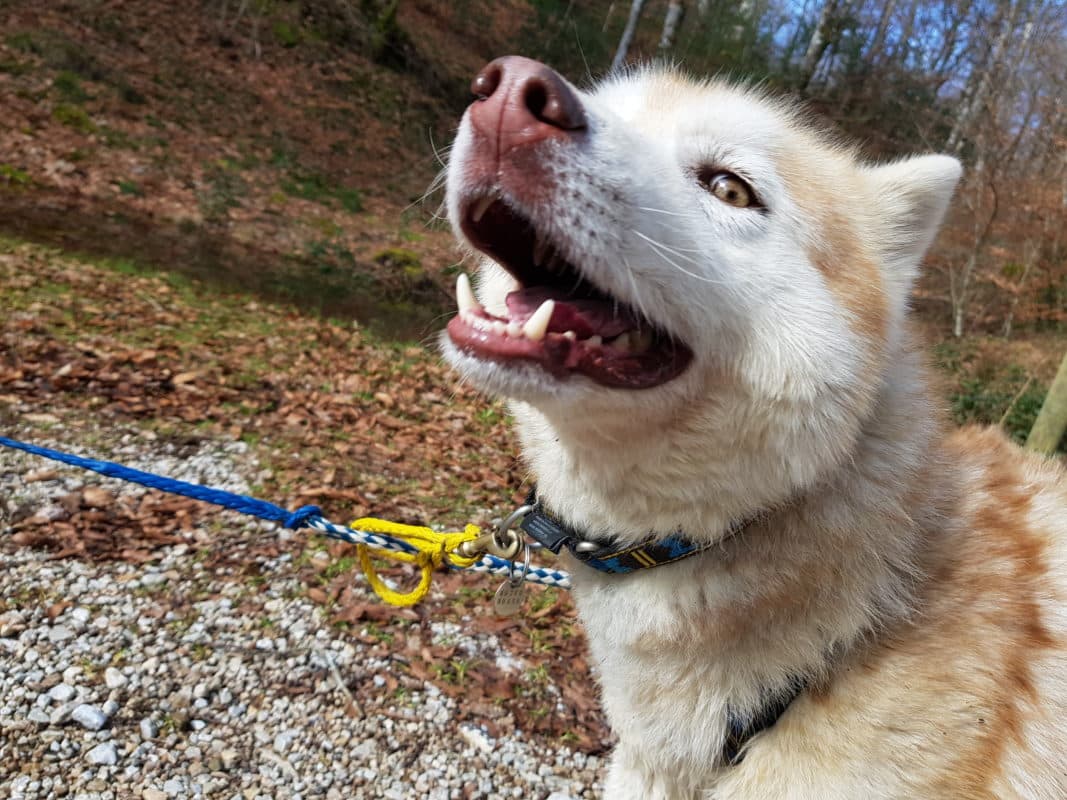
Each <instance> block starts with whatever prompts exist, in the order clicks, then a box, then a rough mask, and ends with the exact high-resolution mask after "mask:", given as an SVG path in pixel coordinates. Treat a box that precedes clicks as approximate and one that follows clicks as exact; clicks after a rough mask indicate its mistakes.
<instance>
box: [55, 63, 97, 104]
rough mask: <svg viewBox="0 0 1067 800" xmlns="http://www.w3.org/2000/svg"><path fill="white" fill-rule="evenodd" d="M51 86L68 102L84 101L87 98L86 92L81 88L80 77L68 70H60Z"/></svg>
mask: <svg viewBox="0 0 1067 800" xmlns="http://www.w3.org/2000/svg"><path fill="white" fill-rule="evenodd" d="M52 88H53V89H55V90H56V91H57V92H58V93H59V96H60V97H62V98H63V99H64V100H65V101H66V102H68V103H84V102H85V101H86V100H88V99H89V95H88V93H87V92H86V91H85V89H84V88H82V84H81V78H79V77H78V76H77V75H75V74H74V73H73V72H71V71H70V70H62V71H61V72H60V73H59V74H58V75H56V78H55V80H54V81H52Z"/></svg>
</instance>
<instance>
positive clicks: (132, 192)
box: [116, 181, 144, 197]
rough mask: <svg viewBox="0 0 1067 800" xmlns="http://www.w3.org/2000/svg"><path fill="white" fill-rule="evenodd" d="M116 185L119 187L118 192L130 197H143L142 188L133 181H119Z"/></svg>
mask: <svg viewBox="0 0 1067 800" xmlns="http://www.w3.org/2000/svg"><path fill="white" fill-rule="evenodd" d="M116 186H118V187H119V193H120V194H125V195H129V196H131V197H144V190H143V189H141V187H140V186H138V185H137V184H136V183H134V182H133V181H119V182H118V183H117V184H116Z"/></svg>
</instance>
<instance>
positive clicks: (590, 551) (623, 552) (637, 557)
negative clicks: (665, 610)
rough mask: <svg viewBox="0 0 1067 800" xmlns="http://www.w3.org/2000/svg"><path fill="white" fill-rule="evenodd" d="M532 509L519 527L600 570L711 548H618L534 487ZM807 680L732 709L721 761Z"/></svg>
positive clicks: (632, 567)
mask: <svg viewBox="0 0 1067 800" xmlns="http://www.w3.org/2000/svg"><path fill="white" fill-rule="evenodd" d="M526 504H527V507H528V509H529V510H527V511H526V513H525V516H524V517H523V519H522V522H520V523H519V527H521V528H522V529H523V530H524V531H525V532H526V533H527V534H528V535H529V536H530V537H531V538H532V539H534V540H535V541H537V542H539V543H540V544H541V545H542V546H543V547H546V548H547V549H549V550H551V551H552V552H553V553H556V554H559V552H560V551H561V550H562V549H563V548H564V547H566V548H567V550H568V551H570V553H571V554H572V555H573V556H574V557H575V558H576V559H578V560H579V561H581V562H582V563H584V564H586V565H588V566H590V567H592V568H593V569H595V570H598V571H599V572H606V573H609V574H612V575H625V574H627V573H630V572H636V571H638V570H642V569H652V568H653V567H662V566H664V565H666V564H672V563H674V562H675V561H681V560H682V559H683V558H688V557H689V556H694V555H696V554H697V553H700V552H703V551H704V550H707V549H708V548H709V547H711V545H710V544H707V543H697V542H693V541H691V540H690V539H687V538H685V536H683V535H681V534H678V535H676V536H668V537H667V538H666V539H657V540H651V539H650V540H648V541H647V542H645V543H643V544H637V545H631V546H629V547H624V548H619V547H616V546H615V545H614V544H612V542H611V541H610V540H609V541H607V542H598V541H594V540H590V539H586V538H585V537H584V536H582V534H581V533H580V532H579V531H577V530H575V529H574V528H572V527H570V526H569V525H566V524H565V523H563V522H560V521H559V520H558V519H556V518H555V517H553V516H552V515H550V514H549V513H547V512H546V511H545V510H544V508H543V507H542V506H541V504H540V503H539V502H538V501H537V490H536V489H533V490H531V491H530V495H529V497H527V499H526ZM751 521H752V519H745V520H741V521H739V522H737V523H735V524H734V525H733V526H731V528H730V530H729V531H728V533H727V537H730V536H734V535H736V534H738V533H740V532H741V531H742V530H744V529H745V528H746V527H748V525H749V523H750V522H751ZM806 685H807V681H806V680H804V679H803V678H802V677H799V676H795V677H793V678H792V679H791V680H790V682H789V684H788V685H787V687H786V688H785V690H784V691H780V692H775V693H773V694H770V695H769V696H768V698H767V700H766V701H765V703H764V705H763V706H762V707H761V708H759V709H758V710H757V711H756V713H754V714H753V715H751V716H749V717H743V716H741V715H739V714H737V713H734V712H732V711H731V712H730V713H729V714H728V715H727V721H726V740H725V741H724V742H723V747H722V756H721V758H722V763H723V764H724V765H725V766H733V765H735V764H740V763H741V761H742V760H743V759H744V757H745V754H744V747H745V745H746V744H748V742H749V741H750V740H751V739H752V737H754V736H755V735H756V734H758V733H762V732H763V731H765V730H767V729H769V728H771V727H773V726H774V724H775V723H776V722H777V721H778V720H779V719H780V718H781V716H782V714H784V713H785V712H786V709H788V708H789V706H790V705H791V704H792V703H793V701H794V700H796V699H797V697H799V696H800V693H801V692H803V691H804V688H805V687H806Z"/></svg>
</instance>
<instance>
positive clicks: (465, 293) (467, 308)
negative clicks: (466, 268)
mask: <svg viewBox="0 0 1067 800" xmlns="http://www.w3.org/2000/svg"><path fill="white" fill-rule="evenodd" d="M456 304H457V305H458V306H459V313H460V314H467V313H470V312H473V311H480V310H481V308H482V306H481V304H480V303H479V302H478V299H477V298H476V297H475V296H474V290H473V289H471V281H470V278H468V277H467V273H466V272H461V273H459V277H458V278H456Z"/></svg>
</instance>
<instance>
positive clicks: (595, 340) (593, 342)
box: [585, 336, 604, 347]
mask: <svg viewBox="0 0 1067 800" xmlns="http://www.w3.org/2000/svg"><path fill="white" fill-rule="evenodd" d="M585 343H586V344H588V345H590V346H592V347H600V345H602V344H604V338H603V337H601V336H590V337H589V338H588V339H586V340H585Z"/></svg>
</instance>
